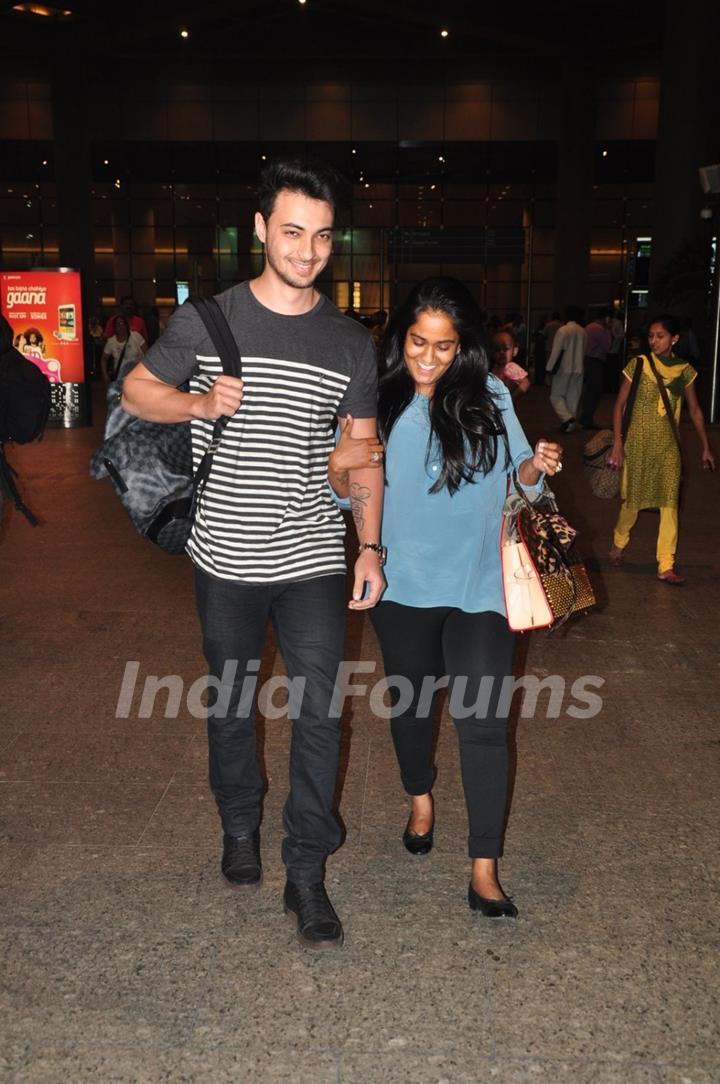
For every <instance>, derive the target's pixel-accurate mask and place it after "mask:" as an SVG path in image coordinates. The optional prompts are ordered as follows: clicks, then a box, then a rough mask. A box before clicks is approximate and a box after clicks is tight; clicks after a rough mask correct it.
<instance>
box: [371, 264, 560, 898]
mask: <svg viewBox="0 0 720 1084" xmlns="http://www.w3.org/2000/svg"><path fill="white" fill-rule="evenodd" d="M481 334H482V332H481V316H480V312H479V310H478V306H477V305H476V303H475V301H474V299H473V298H472V296H471V294H470V293H469V291H468V290H467V289H466V287H465V286H464V285H463V284H462V283H461V282H458V281H457V280H456V279H451V278H432V279H427V280H425V281H424V282H421V283H419V284H418V285H417V286H415V287H414V288H413V290H412V291H411V293H410V295H409V297H408V298H407V299H406V300H405V302H404V303H403V304H402V305H401V306H400V308H399V309H398V310H397V311H396V312H395V314H394V316H393V317H392V319H391V322H390V324H389V326H388V330H387V332H386V334H385V337H384V340H383V347H382V350H383V356H382V358H381V363H382V370H383V372H384V375H383V376H382V379H381V382H380V398H379V410H378V416H379V424H380V432H381V436H382V439H383V442H384V444H385V461H386V472H387V475H386V476H387V487H386V491H385V509H384V514H383V528H382V541H383V545H384V546H385V547H386V548H387V561H386V566H385V573H386V578H387V590H386V591H385V594H384V596H383V600H382V601H381V602H380V603H379V605H378V606H377V607H376V608H375V609H374V610H372V611H371V612H370V616H371V619H372V622H373V625H374V627H375V630H376V632H377V635H378V638H379V641H380V646H381V649H382V653H383V660H384V664H385V672H386V674H387V675H388V676H391V675H392V676H393V677H395V678H397V677H398V676H399V677H401V678H403V679H405V680H404V681H403V682H402V685H403V686H404V690H405V691H406V692H407V691H408V690H409V689H410V688H411V689H412V699H411V701H410V702H409V703H408V700H409V694H407V695H403V690H402V689H400V688H399V686H398V691H399V693H400V695H399V696H398V695H397V694H396V695H395V700H394V705H393V718H392V720H391V728H392V737H393V742H394V745H395V751H396V754H397V759H398V763H399V767H400V777H401V780H402V784H403V786H404V788H405V791H406V793H407V794H408V795H409V796H410V801H411V810H410V816H409V820H408V822H407V826H406V828H405V831H404V834H403V842H404V844H405V846H406V848H407V850H408V851H410V853H411V854H413V855H422V854H427V853H428V852H429V851H430V850H431V848H432V846H433V832H434V807H433V799H432V786H433V782H434V778H435V769H434V765H433V759H432V744H433V722H432V699H433V697H432V694H431V690H432V686H433V683H435V687H436V688H437V687H443V685H449V690H450V708H451V713H452V714H453V721H454V723H455V726H456V728H457V733H458V738H459V742H460V761H461V772H462V782H463V787H464V791H465V799H466V803H467V809H468V817H469V839H468V846H469V855H470V858H471V860H472V870H471V880H470V886H469V890H468V902H469V905H470V907H471V908H472V909H473V910H476V911H480V912H482V914H484V915H486V916H488V917H491V918H500V917H514V916H515V915H516V914H517V910H516V908H515V905H514V904H513V903H512V902H511V900H510V899H509V898H508V897H507V896H506V895H505V893H504V892H503V890H502V888H501V885H500V882H499V880H498V870H497V859H498V856H499V855H500V854H501V851H502V837H503V826H504V817H505V803H506V794H507V776H508V751H507V733H506V729H507V715H508V705H507V704H506V703H505V700H506V699H507V688H506V689H505V696H503V680H504V679H505V678H506V677H508V676H510V675H511V674H512V661H513V651H514V647H515V636H514V634H513V633H512V632H510V630H509V629H508V624H507V619H506V615H505V604H504V598H503V588H502V577H501V567H500V545H499V537H500V524H501V517H502V508H503V502H504V500H505V496H506V493H507V488H508V480H509V478H510V477H511V476H512V472H513V470H514V469H516V470H517V473H518V478H519V480H520V482H521V484H522V485H523V487H524V488H527V490H528V495H529V496H530V497H531V498H532V497H533V496H537V494H538V493H539V492H540V489H541V487H542V481H543V477H544V475H545V474H549V475H552V474H555V473H556V472H557V471H558V470H560V469H561V453H562V450H561V448H560V446H559V445H558V444H554V443H551V442H549V441H547V440H540V441H538V443H537V444H536V446H535V449H534V450H533V449H532V448H530V446H529V444H528V442H527V440H526V438H525V435H524V433H523V431H522V429H521V428H520V425H519V423H518V421H517V418H516V416H515V411H514V409H513V405H512V402H511V397H510V393H509V391H508V389H507V388H506V387H505V386H504V385H503V384H502V383H501V381H500V380H498V379H497V378H496V377H494V376H492V375H490V374H489V373H488V359H487V356H486V354H485V351H484V349H483V347H482V345H481ZM438 683H439V684H438Z"/></svg>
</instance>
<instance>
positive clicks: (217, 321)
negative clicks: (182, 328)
mask: <svg viewBox="0 0 720 1084" xmlns="http://www.w3.org/2000/svg"><path fill="white" fill-rule="evenodd" d="M188 303H189V304H191V305H192V306H193V308H194V309H196V310H197V312H198V315H199V316H200V319H201V320H202V322H203V323H204V325H205V328H206V330H207V333H208V335H209V336H210V338H211V340H212V343H213V346H214V347H215V349H216V350H217V352H218V357H219V358H220V363H221V365H222V370H223V374H224V375H225V376H237V377H241V376H242V358H241V356H240V350H239V348H238V344H237V342H236V340H235V336H234V335H233V333H232V331H231V329H230V325H229V324H228V322H227V319H226V317H225V313H224V312H223V311H222V309H221V308H220V306H219V305H218V303H217V301H216V300H215V298H214V297H190V298H188ZM229 421H230V416H229V415H227V414H224V415H223V416H222V417H221V418H218V419H217V421H216V422H215V424H214V426H213V434H212V439H211V441H210V443H209V444H208V446H207V448H206V449H205V454H204V455H203V457H202V459H201V460H200V462H199V464H198V468H197V470H196V471H195V474H194V476H193V488H194V490H195V496H196V499H197V497H198V496H199V494H200V492H201V491H202V490H203V489H204V487H205V485H206V484H207V480H208V478H209V477H210V471H211V469H212V464H213V458H214V456H215V452H216V451H217V450H218V448H219V446H220V440H221V438H222V435H223V432H224V431H225V426H226V425H227V423H228V422H229Z"/></svg>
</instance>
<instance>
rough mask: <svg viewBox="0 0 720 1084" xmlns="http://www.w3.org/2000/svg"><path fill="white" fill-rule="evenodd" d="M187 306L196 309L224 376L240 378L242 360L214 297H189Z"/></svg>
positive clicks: (233, 337) (223, 314)
mask: <svg viewBox="0 0 720 1084" xmlns="http://www.w3.org/2000/svg"><path fill="white" fill-rule="evenodd" d="M188 302H189V304H191V305H192V306H193V308H195V309H197V312H198V314H199V315H200V318H201V320H202V322H203V323H204V324H205V328H206V329H207V333H208V335H209V336H210V338H211V339H212V343H213V346H214V347H215V349H216V350H217V352H218V357H219V358H220V362H221V364H222V367H223V373H224V374H225V376H237V377H241V376H242V358H241V357H240V351H239V350H238V344H237V342H236V341H235V336H234V335H233V333H232V331H231V330H230V325H229V324H228V322H227V319H226V317H225V313H224V312H223V311H222V309H221V308H220V306H219V305H218V303H217V301H216V300H215V298H214V297H190V298H188Z"/></svg>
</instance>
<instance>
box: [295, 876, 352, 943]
mask: <svg viewBox="0 0 720 1084" xmlns="http://www.w3.org/2000/svg"><path fill="white" fill-rule="evenodd" d="M283 904H284V906H285V914H286V915H289V916H290V918H291V919H292V920H293V922H294V923H295V925H296V926H297V938H298V941H299V942H300V944H301V945H304V946H305V948H310V949H330V948H340V946H341V945H342V943H343V940H344V934H343V928H342V923H341V922H340V919H339V918H338V917H337V915H336V914H335V911H334V910H333V905H332V904H331V903H330V900H329V899H328V895H327V892H326V891H325V885H324V884H323V883H322V881H319V882H318V883H317V884H314V885H296V884H293V882H292V881H287V882H286V884H285V892H284V894H283Z"/></svg>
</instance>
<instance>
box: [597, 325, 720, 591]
mask: <svg viewBox="0 0 720 1084" xmlns="http://www.w3.org/2000/svg"><path fill="white" fill-rule="evenodd" d="M678 339H679V333H678V326H677V323H676V321H675V319H674V318H673V317H672V316H659V317H657V319H655V320H653V322H652V323H651V325H650V331H649V332H648V343H649V345H650V350H651V351H652V358H653V361H654V363H655V369H656V371H657V373H658V376H659V378H660V379H661V380H662V382H663V384H664V386H665V391H666V392H667V397H668V401H669V404H670V407H671V409H672V411H673V415H674V418H675V422H676V424H677V423H678V422H679V420H680V411H681V410H682V402H683V398H684V399H685V401H686V403H687V405H688V410H689V412H690V418H691V420H692V423H693V425H694V426H695V430H696V432H697V435H698V437H699V438H700V443H701V445H702V463H703V467H707V468H709V469H710V470H714V469H715V458H714V456H713V454H712V452H711V451H710V446H709V444H708V439H707V434H706V432H705V422H704V419H703V414H702V410H701V409H700V406H699V404H698V400H697V395H696V392H695V388H694V386H693V382H694V381H695V379H696V377H697V375H698V374H697V370H696V369H694V368H693V366H692V365H690V364H689V363H688V362H686V361H683V360H682V359H681V358H678V357H676V356H675V354H673V347H674V346H675V344H676V343H677V341H678ZM637 365H642V367H643V369H642V375H641V376H640V383H639V384H638V388H637V395H636V398H635V403H634V405H633V408H632V419H631V421H630V427H629V429H628V433H627V437H626V440H625V444H624V445H623V440H622V417H623V411H624V409H625V404H626V403H627V400H628V395H629V394H630V387H631V382H632V378H633V374H634V373H635V367H636V366H637ZM623 376H624V377H625V380H624V382H623V385H622V387H621V388H620V392H619V394H618V397H617V400H616V402H615V410H614V413H613V430H614V435H615V440H614V444H613V449H612V453H611V455H610V457H609V459H608V466H615V467H616V468H617V469H618V470H620V469H622V472H623V478H622V488H621V491H620V493H621V497H622V501H623V503H622V508H621V509H620V515H619V516H618V520H617V523H616V524H615V531H614V534H613V546H612V549H611V550H610V563H611V564H613V565H620V564H622V561H623V557H624V553H625V547H626V546H627V544H628V542H629V541H630V531H631V530H632V528H633V525H634V524H635V521H636V519H637V517H638V512H640V511H641V509H643V508H657V509H659V511H660V528H659V530H658V539H657V550H656V556H657V564H658V572H657V575H658V579H659V580H662V582H663V583H667V584H669V585H670V586H672V587H679V586H681V585H682V584H683V583H684V582H685V579H684V577H683V576H680V575H678V573H677V572H676V571H675V551H676V550H677V539H678V497H679V494H680V474H681V466H682V465H681V460H680V451H679V449H678V446H677V441H676V440H675V434H674V432H673V426H672V423H671V421H670V419H669V418H668V417H667V412H666V409H665V403H664V400H663V396H662V395H661V393H660V388H659V386H658V382H657V380H656V378H655V376H654V374H653V371H652V368H651V366H650V362H649V360H648V359H647V358H646V357H644V356H643V355H639V356H638V357H635V358H632V359H631V360H630V361H629V362H628V364H627V366H626V367H625V369H624V370H623Z"/></svg>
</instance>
